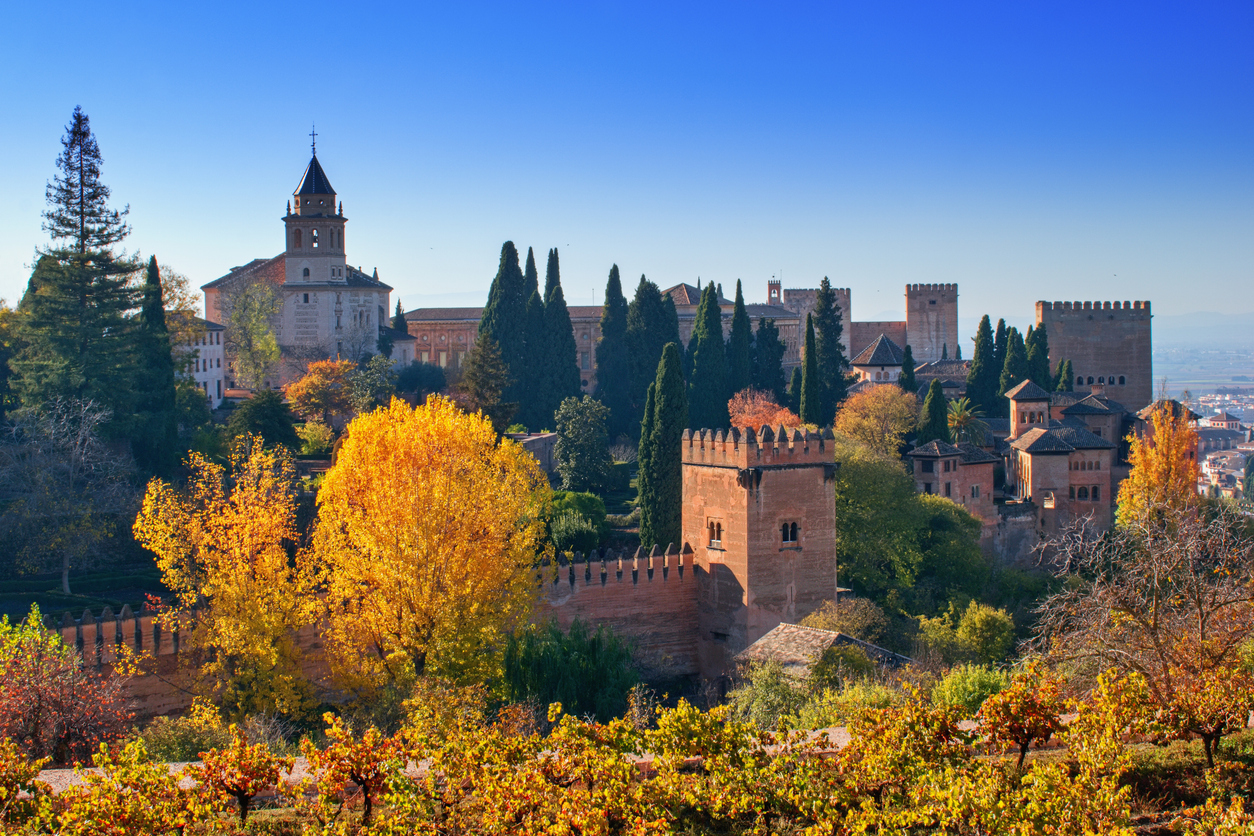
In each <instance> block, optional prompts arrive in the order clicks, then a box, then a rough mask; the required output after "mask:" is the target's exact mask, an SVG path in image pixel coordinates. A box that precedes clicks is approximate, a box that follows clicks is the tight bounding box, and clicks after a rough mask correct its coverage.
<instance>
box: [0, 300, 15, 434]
mask: <svg viewBox="0 0 1254 836" xmlns="http://www.w3.org/2000/svg"><path fill="white" fill-rule="evenodd" d="M17 318H18V314H17V312H16V311H15V310H13V309H12V308H10V307H9V306H8V305H7V304H5V302H4V300H3V299H0V424H3V423H4V421H5V419H6V417H7V416H8V414H9V413H10V412H12V411H13V410H14V409H17V406H18V400H17V394H16V393H15V392H14V391H13V386H12V383H11V379H12V372H11V371H10V370H9V361H10V360H12V359H13V357H14V355H15V354H16V353H17V345H18V343H17V331H18V324H17Z"/></svg>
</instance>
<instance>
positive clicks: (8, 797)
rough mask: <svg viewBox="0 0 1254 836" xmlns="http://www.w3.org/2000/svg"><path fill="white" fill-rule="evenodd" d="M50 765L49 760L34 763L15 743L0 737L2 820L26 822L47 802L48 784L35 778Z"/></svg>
mask: <svg viewBox="0 0 1254 836" xmlns="http://www.w3.org/2000/svg"><path fill="white" fill-rule="evenodd" d="M47 763H48V760H47V758H40V759H39V760H31V759H30V758H28V757H26V755H25V754H24V753H23V752H22V751H21V750H20V749H19V748H18V747H17V745H16V744H14V743H13V741H12V740H9V739H8V738H0V821H3V822H9V823H14V822H19V821H24V820H26V819H27V818H29V817H30V816H32V815H33V814H34V813H35V812H36V810H37V809H39V807H40V806H41V805H42V802H44V801H46V799H47V797H48V785H47V784H45V783H43V782H42V781H37V780H36V779H37V778H38V777H39V772H40V770H41V769H43V768H44V766H46V765H47Z"/></svg>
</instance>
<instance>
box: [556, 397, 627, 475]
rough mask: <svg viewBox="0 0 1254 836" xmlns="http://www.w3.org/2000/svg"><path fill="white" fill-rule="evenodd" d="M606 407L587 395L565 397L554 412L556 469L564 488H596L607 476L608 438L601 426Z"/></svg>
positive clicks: (608, 463) (603, 426)
mask: <svg viewBox="0 0 1254 836" xmlns="http://www.w3.org/2000/svg"><path fill="white" fill-rule="evenodd" d="M609 414H610V411H609V408H608V407H606V406H605V404H603V403H601V402H600V401H597V400H594V399H593V398H591V397H590V396H588V395H584V396H583V398H582V399H581V398H567V399H566V400H564V401H562V405H561V406H560V407H558V409H557V414H556V416H555V417H556V424H557V446H556V447H555V448H554V450H553V454H554V457H555V458H556V459H557V472H558V473H559V474H561V477H562V488H563V489H564V490H568V491H593V492H596V491H600V490H603V489H604V488H605V483H606V479H607V478H608V477H609V473H610V466H611V465H612V464H613V461H612V460H611V459H610V452H609V438H608V436H607V432H606V429H605V426H606V421H607V420H608V419H609Z"/></svg>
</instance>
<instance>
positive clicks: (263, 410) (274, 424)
mask: <svg viewBox="0 0 1254 836" xmlns="http://www.w3.org/2000/svg"><path fill="white" fill-rule="evenodd" d="M226 434H227V436H228V437H230V438H239V437H241V436H244V437H247V436H250V435H259V436H261V438H262V441H263V442H264V443H265V445H266V446H267V447H273V446H275V445H282V446H283V447H286V448H288V449H289V450H292V451H296V450H299V449H300V447H301V441H300V436H298V435H297V434H296V423H295V421H294V420H293V419H292V411H291V410H290V409H288V408H287V404H285V403H284V402H283V399H282V398H280V397H279V393H278V392H275V391H273V390H270V389H262V390H261V391H260V392H258V393H256V394H255V395H253V396H252V397H251V398H249V399H248V400H246V401H244V402H243V403H242V404H240V405H239V406H237V407H235V411H234V412H232V413H231V418H230V420H229V421H227V424H226Z"/></svg>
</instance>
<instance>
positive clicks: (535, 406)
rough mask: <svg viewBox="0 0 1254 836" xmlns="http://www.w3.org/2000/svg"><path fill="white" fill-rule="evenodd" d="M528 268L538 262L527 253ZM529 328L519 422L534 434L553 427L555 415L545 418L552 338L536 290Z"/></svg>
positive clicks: (529, 305)
mask: <svg viewBox="0 0 1254 836" xmlns="http://www.w3.org/2000/svg"><path fill="white" fill-rule="evenodd" d="M527 261H528V264H530V265H531V268H532V269H535V261H534V259H532V258H531V253H530V251H529V252H528V253H527ZM524 324H525V327H526V334H525V337H526V338H525V340H524V343H523V350H524V354H525V362H524V364H523V367H522V371H523V372H524V374H525V378H526V384H527V385H526V388H525V389H524V390H523V391H524V393H525V395H524V396H523V397H522V398H520V400H519V410H518V412H519V415H518V417H519V419H520V420H521V421H522V422H523V423H524V424H526V425H527V426H528V427H530V428H531V429H532V430H535V431H539V430H541V429H545V428H547V427H551V426H553V413H549V414H547V415H546V414H545V411H544V408H545V405H546V404H547V403H548V401H549V396H548V392H547V391H546V388H545V384H546V383H547V382H548V375H547V374H546V373H545V351H546V350H547V348H548V335H547V334H545V331H544V302H543V301H542V300H541V299H540V291H538V290H533V291H532V292H531V295H530V296H529V297H527V313H526V318H525V320H524Z"/></svg>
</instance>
